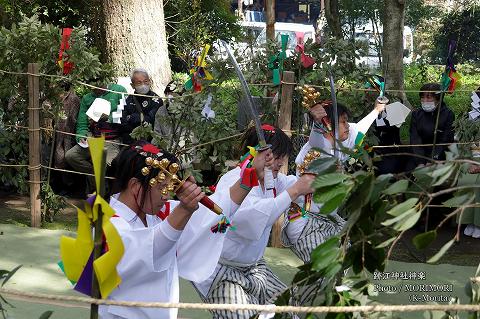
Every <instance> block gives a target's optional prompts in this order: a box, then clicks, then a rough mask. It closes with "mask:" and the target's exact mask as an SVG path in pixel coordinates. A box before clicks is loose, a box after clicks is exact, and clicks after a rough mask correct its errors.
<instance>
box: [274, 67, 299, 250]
mask: <svg viewBox="0 0 480 319" xmlns="http://www.w3.org/2000/svg"><path fill="white" fill-rule="evenodd" d="M282 79H283V81H284V82H286V83H295V73H294V72H292V71H284V72H283V77H282ZM293 89H294V85H293V84H282V97H281V100H280V109H279V115H278V124H277V126H278V127H279V128H281V129H282V130H286V132H285V134H287V135H288V136H291V135H292V133H291V132H290V130H291V128H292V104H293V103H292V102H293ZM280 173H283V174H287V173H288V159H286V160H285V162H284V163H283V165H282V168H281V169H280ZM283 218H284V217H283V215H281V216H280V217H279V218H278V220H277V221H276V222H275V224H274V225H273V227H272V240H271V246H272V247H276V248H281V247H282V241H281V239H280V238H281V233H282V225H283Z"/></svg>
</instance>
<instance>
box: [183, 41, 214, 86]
mask: <svg viewBox="0 0 480 319" xmlns="http://www.w3.org/2000/svg"><path fill="white" fill-rule="evenodd" d="M209 50H210V44H206V45H205V47H204V48H203V49H202V52H201V53H200V55H199V56H198V57H197V58H196V59H195V64H194V66H193V67H192V68H191V69H190V75H189V77H190V78H189V79H188V81H187V82H185V84H184V87H185V89H186V90H191V89H193V90H194V91H195V92H201V91H202V89H203V87H202V80H203V79H205V80H208V81H210V80H213V76H212V75H211V74H210V72H208V70H207V69H206V67H207V62H206V57H207V54H208V51H209Z"/></svg>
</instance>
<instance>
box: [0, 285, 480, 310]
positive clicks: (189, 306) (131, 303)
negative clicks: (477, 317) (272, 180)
mask: <svg viewBox="0 0 480 319" xmlns="http://www.w3.org/2000/svg"><path fill="white" fill-rule="evenodd" d="M0 293H5V294H9V295H14V296H21V297H24V298H36V299H43V300H56V301H70V302H81V303H89V304H96V305H115V306H124V307H145V308H180V309H203V310H230V311H237V310H254V311H258V312H261V311H265V312H275V313H283V312H297V313H308V312H312V313H329V312H334V313H344V312H386V311H392V312H402V311H409V312H412V311H426V310H431V311H449V310H454V311H480V305H465V304H464V305H461V304H452V305H372V306H317V307H298V306H275V305H255V304H203V303H186V302H135V301H116V300H108V299H107V300H105V299H94V298H88V297H76V296H66V295H53V294H45V293H33V292H23V291H19V290H13V289H6V288H1V289H0Z"/></svg>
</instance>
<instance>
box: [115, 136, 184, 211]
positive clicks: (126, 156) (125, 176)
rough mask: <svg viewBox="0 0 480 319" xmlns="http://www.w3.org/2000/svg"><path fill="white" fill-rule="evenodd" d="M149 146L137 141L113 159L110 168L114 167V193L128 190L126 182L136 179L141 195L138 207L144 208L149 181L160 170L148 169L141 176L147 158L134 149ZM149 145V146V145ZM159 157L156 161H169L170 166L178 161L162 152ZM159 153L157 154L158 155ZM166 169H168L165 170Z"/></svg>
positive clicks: (144, 142)
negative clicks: (139, 185)
mask: <svg viewBox="0 0 480 319" xmlns="http://www.w3.org/2000/svg"><path fill="white" fill-rule="evenodd" d="M148 144H150V143H149V142H147V141H137V142H135V143H133V144H131V145H130V146H128V147H126V148H124V149H123V150H122V151H121V152H120V154H118V156H117V157H116V158H115V160H114V163H113V164H112V166H114V167H115V186H114V187H115V191H116V192H122V191H124V190H126V189H127V188H128V182H129V181H130V180H131V179H132V178H136V179H137V180H138V181H139V183H140V184H141V186H142V191H141V195H140V198H139V202H140V207H143V206H144V203H145V196H146V194H147V191H148V190H149V188H150V184H149V182H150V179H152V178H154V177H155V176H157V175H158V173H159V172H160V168H153V167H151V168H150V172H149V174H147V175H143V174H142V168H144V167H146V166H147V165H146V164H145V159H146V158H147V157H148V155H147V156H145V155H142V154H140V152H142V150H138V149H137V148H136V147H137V146H139V147H143V146H145V145H148ZM150 145H151V144H150ZM160 153H162V155H161V156H158V157H157V159H158V160H161V159H163V158H166V159H168V160H169V161H170V165H171V164H172V163H178V159H177V158H176V157H175V156H174V155H172V154H170V153H168V152H166V151H164V150H161V151H160ZM160 153H159V154H160ZM167 169H168V168H167Z"/></svg>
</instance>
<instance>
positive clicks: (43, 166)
mask: <svg viewBox="0 0 480 319" xmlns="http://www.w3.org/2000/svg"><path fill="white" fill-rule="evenodd" d="M42 168H46V169H51V170H52V171H59V172H65V173H74V174H78V175H86V176H95V175H94V174H90V173H84V172H77V171H71V170H68V169H63V168H55V167H48V166H46V165H42ZM105 178H107V179H111V180H115V177H111V176H105Z"/></svg>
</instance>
